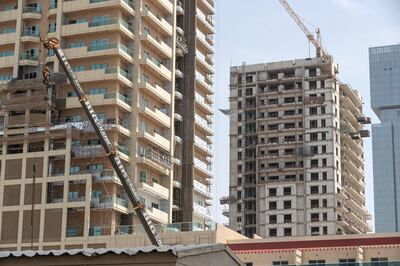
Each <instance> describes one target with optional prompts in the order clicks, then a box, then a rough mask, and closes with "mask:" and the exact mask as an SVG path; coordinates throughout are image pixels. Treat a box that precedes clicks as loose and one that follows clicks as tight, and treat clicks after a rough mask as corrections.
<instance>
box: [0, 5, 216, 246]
mask: <svg viewBox="0 0 400 266" xmlns="http://www.w3.org/2000/svg"><path fill="white" fill-rule="evenodd" d="M214 13H215V8H214V1H212V0H199V1H176V0H96V1H92V0H90V1H89V0H68V1H67V0H58V1H57V0H34V1H28V0H27V1H25V0H24V1H17V0H7V1H0V84H1V85H3V87H2V89H1V92H2V94H1V96H2V109H1V115H2V123H1V126H2V131H1V132H2V139H1V140H2V141H3V145H2V146H1V147H2V149H3V150H2V157H1V161H0V163H1V175H0V209H1V210H0V249H8V250H15V249H16V250H21V249H27V248H29V249H49V248H54V249H59V248H74V247H77V248H80V247H87V246H88V243H89V242H90V243H91V245H103V246H104V245H105V244H104V243H106V242H107V240H106V238H107V237H114V236H116V235H125V234H130V235H131V234H133V233H138V232H139V231H143V229H140V223H139V219H138V217H137V215H135V214H134V213H135V210H134V208H132V205H131V204H130V203H129V202H128V200H127V199H128V198H127V196H126V193H125V191H124V189H123V187H122V184H121V182H120V181H119V179H118V177H117V176H116V174H115V172H114V170H113V168H112V165H111V164H110V163H109V161H108V159H107V158H106V157H105V151H104V149H103V148H102V146H101V145H100V142H99V139H98V137H97V135H96V133H95V131H94V129H93V127H92V126H91V124H90V123H89V121H88V119H87V117H86V115H85V114H84V111H83V109H82V107H81V105H80V103H79V101H78V97H77V94H76V92H74V91H73V89H72V88H71V84H70V83H69V81H67V79H66V78H65V77H62V66H61V64H60V63H59V61H58V59H57V58H56V56H55V54H54V51H53V50H46V49H43V48H42V44H41V41H40V36H43V37H44V38H45V39H50V38H56V39H58V40H59V41H60V44H61V47H62V49H63V51H64V53H65V55H66V58H67V59H68V62H69V64H70V66H71V67H72V70H73V72H74V73H75V75H76V77H77V79H78V80H79V82H80V84H81V86H82V88H83V90H84V92H85V93H86V94H87V95H88V96H87V98H88V100H89V101H90V103H91V105H92V106H93V108H94V110H95V111H96V113H97V116H98V118H99V120H100V121H101V122H102V123H103V126H104V128H105V129H106V132H107V135H108V137H109V138H110V140H111V142H112V146H113V148H114V151H115V152H116V153H117V154H118V155H119V158H120V160H121V161H122V162H123V164H124V166H125V169H127V172H128V174H129V176H130V177H131V180H132V181H133V183H134V184H135V185H136V187H137V188H138V190H139V194H140V196H141V197H142V203H143V205H144V207H145V208H146V210H147V213H148V214H149V217H150V219H151V221H152V222H153V223H154V224H156V226H157V228H160V229H162V228H168V230H172V231H179V230H185V231H191V230H211V229H212V227H213V223H212V217H211V214H210V210H209V208H210V205H211V201H212V196H211V193H210V185H211V182H212V172H211V158H212V152H211V142H212V140H211V136H212V135H213V130H212V122H213V121H212V115H213V109H212V103H213V99H212V95H213V93H214V91H213V89H212V85H213V77H212V75H213V73H214V70H213V53H214V48H213V45H214V41H213V34H214V32H215V29H214V20H213V14H214ZM43 65H46V66H48V68H49V69H50V71H51V73H52V75H54V77H56V78H54V81H53V82H54V84H53V86H52V89H46V87H45V86H44V85H43V84H42V80H41V79H40V78H39V77H40V76H41V72H42V71H41V70H42V68H43ZM3 118H4V120H3ZM3 121H4V122H3ZM168 224H173V225H170V226H167V225H168ZM134 228H135V229H134ZM89 240H90V241H89ZM108 247H112V245H111V246H110V245H108Z"/></svg>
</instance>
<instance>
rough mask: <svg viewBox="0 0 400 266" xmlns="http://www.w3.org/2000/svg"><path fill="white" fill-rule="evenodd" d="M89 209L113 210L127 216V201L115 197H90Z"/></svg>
mask: <svg viewBox="0 0 400 266" xmlns="http://www.w3.org/2000/svg"><path fill="white" fill-rule="evenodd" d="M90 207H91V208H93V209H114V210H117V211H120V212H123V213H125V214H128V201H127V200H125V199H121V198H119V197H117V195H111V196H103V197H92V199H91V201H90Z"/></svg>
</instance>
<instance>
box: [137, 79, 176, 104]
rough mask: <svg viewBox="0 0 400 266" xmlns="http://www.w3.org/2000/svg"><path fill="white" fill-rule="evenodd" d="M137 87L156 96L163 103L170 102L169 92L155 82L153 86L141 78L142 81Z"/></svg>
mask: <svg viewBox="0 0 400 266" xmlns="http://www.w3.org/2000/svg"><path fill="white" fill-rule="evenodd" d="M139 88H140V89H142V90H144V91H145V92H147V93H149V94H151V95H153V96H155V97H157V99H160V100H161V101H162V102H163V103H166V104H171V94H170V93H169V92H168V91H166V90H164V89H163V88H162V87H161V86H159V85H158V84H155V85H154V86H153V85H151V84H150V83H148V82H147V81H146V80H145V79H142V81H141V82H140V83H139Z"/></svg>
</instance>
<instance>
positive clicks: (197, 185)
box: [193, 180, 212, 199]
mask: <svg viewBox="0 0 400 266" xmlns="http://www.w3.org/2000/svg"><path fill="white" fill-rule="evenodd" d="M193 187H194V190H195V191H196V192H197V193H199V194H200V195H202V196H204V197H206V198H208V199H212V194H211V191H210V188H209V187H208V186H206V185H204V184H203V183H201V182H199V181H197V180H193Z"/></svg>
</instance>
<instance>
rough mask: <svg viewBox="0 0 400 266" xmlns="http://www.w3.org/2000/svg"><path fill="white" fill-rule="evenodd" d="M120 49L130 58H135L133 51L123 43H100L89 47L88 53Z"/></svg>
mask: <svg viewBox="0 0 400 266" xmlns="http://www.w3.org/2000/svg"><path fill="white" fill-rule="evenodd" d="M114 48H118V49H120V50H122V51H124V52H125V53H127V54H128V55H130V56H133V50H132V49H130V48H128V47H127V46H126V45H125V44H123V43H99V44H92V45H89V46H88V47H87V51H88V52H91V51H101V50H107V49H114Z"/></svg>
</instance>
